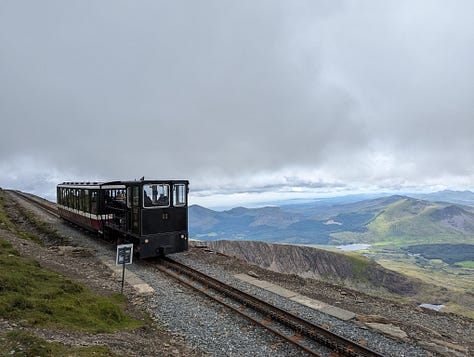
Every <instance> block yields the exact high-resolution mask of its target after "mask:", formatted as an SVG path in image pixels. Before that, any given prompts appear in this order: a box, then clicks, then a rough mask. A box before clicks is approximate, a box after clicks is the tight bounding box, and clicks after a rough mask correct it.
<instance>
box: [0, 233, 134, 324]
mask: <svg viewBox="0 0 474 357" xmlns="http://www.w3.org/2000/svg"><path fill="white" fill-rule="evenodd" d="M0 249H1V251H0V266H1V267H2V269H1V270H0V317H3V318H6V319H11V320H17V321H19V320H21V321H22V322H24V323H27V324H29V325H33V326H47V327H59V328H69V329H76V330H83V331H89V332H113V331H116V330H119V329H124V328H130V329H133V328H137V327H140V326H143V323H142V322H140V321H138V320H134V319H132V318H131V317H129V316H128V315H127V314H125V312H124V311H123V304H124V302H123V300H122V299H123V298H122V296H121V295H118V294H116V295H114V296H111V297H105V296H98V295H95V294H93V293H92V292H91V291H90V289H89V288H87V287H86V286H85V285H83V284H79V283H76V282H74V281H72V280H69V279H67V278H66V277H64V276H62V275H60V274H58V273H55V272H52V271H49V270H46V269H43V268H41V267H40V265H39V264H38V263H37V262H36V261H34V260H32V259H25V258H21V257H20V256H19V254H18V252H16V251H15V250H14V249H13V247H12V246H11V245H10V244H9V243H8V242H7V241H5V240H4V239H2V238H0Z"/></svg>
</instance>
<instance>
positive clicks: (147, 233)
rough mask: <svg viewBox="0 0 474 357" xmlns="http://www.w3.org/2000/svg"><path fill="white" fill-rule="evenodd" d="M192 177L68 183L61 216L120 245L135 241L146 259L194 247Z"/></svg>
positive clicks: (62, 189)
mask: <svg viewBox="0 0 474 357" xmlns="http://www.w3.org/2000/svg"><path fill="white" fill-rule="evenodd" d="M188 194H189V181H187V180H145V179H140V180H133V181H110V182H63V183H60V184H58V185H57V207H58V212H59V215H60V216H61V217H62V218H63V219H65V220H67V221H69V222H71V223H73V224H75V225H77V226H80V227H83V228H85V229H87V230H89V231H92V232H94V233H97V235H98V236H102V237H103V238H105V239H108V240H111V241H113V242H115V243H116V244H122V243H132V244H133V247H134V253H135V254H136V256H137V257H138V258H140V259H146V258H153V257H159V256H164V255H167V254H172V253H178V252H182V251H185V250H187V249H188Z"/></svg>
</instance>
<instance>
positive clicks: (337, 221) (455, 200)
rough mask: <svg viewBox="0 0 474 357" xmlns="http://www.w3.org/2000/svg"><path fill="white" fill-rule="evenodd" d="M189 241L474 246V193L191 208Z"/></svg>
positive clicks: (440, 193) (445, 192)
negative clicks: (225, 240)
mask: <svg viewBox="0 0 474 357" xmlns="http://www.w3.org/2000/svg"><path fill="white" fill-rule="evenodd" d="M189 224H190V235H191V237H194V238H197V239H202V240H217V239H230V240H257V241H267V242H279V243H295V244H345V243H347V244H349V243H377V242H385V243H386V244H393V245H396V246H403V245H410V244H421V243H471V244H472V243H474V193H472V192H470V191H464V192H459V191H442V192H437V193H433V194H425V195H417V197H408V196H401V195H392V196H384V197H377V198H370V199H361V200H357V199H354V196H351V197H348V198H346V199H344V198H337V199H323V200H315V201H314V202H305V203H301V204H298V203H292V204H284V203H282V204H281V205H280V206H276V207H262V208H252V209H248V208H244V207H237V208H233V209H231V210H227V211H222V212H218V211H213V210H210V209H207V208H204V207H201V206H197V205H193V206H191V207H190V212H189Z"/></svg>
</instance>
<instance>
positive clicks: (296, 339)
mask: <svg viewBox="0 0 474 357" xmlns="http://www.w3.org/2000/svg"><path fill="white" fill-rule="evenodd" d="M158 269H159V270H160V271H162V272H164V273H166V274H168V275H170V276H172V277H173V278H175V279H176V280H179V281H180V282H181V283H183V284H185V285H187V286H189V287H191V288H193V289H195V290H198V291H199V292H201V293H203V294H205V295H206V296H208V297H210V298H212V299H213V300H215V301H217V302H219V303H220V304H223V305H225V306H227V307H229V308H231V309H232V310H234V311H236V312H237V313H239V314H240V315H242V316H244V317H246V318H247V319H250V320H252V321H253V322H254V323H256V324H258V325H260V326H263V327H265V328H266V329H268V330H270V331H271V332H273V333H275V334H277V335H278V336H280V337H281V338H283V339H285V340H287V341H289V342H291V343H292V344H294V345H296V346H298V347H299V348H301V349H303V350H304V351H305V352H307V353H309V354H310V355H314V356H320V355H321V354H320V353H319V352H317V351H315V349H314V348H311V347H308V345H311V344H314V343H316V344H318V345H323V346H326V347H328V348H329V349H331V350H332V351H333V352H335V353H337V354H336V355H338V356H364V357H366V356H372V357H376V356H377V357H380V356H383V355H381V354H380V353H378V352H376V351H373V350H371V349H370V348H368V347H366V346H362V345H360V344H358V343H355V342H353V341H351V340H348V339H346V338H345V337H343V336H340V335H338V334H336V333H334V332H331V331H329V330H327V329H325V328H324V327H322V326H319V325H317V324H314V323H312V322H310V321H307V320H305V319H303V318H300V317H298V316H296V315H294V314H292V313H290V312H288V311H285V310H282V309H280V308H278V307H275V306H273V305H271V304H269V303H267V302H265V301H263V300H260V299H258V298H256V297H254V296H252V295H249V294H247V293H245V292H243V291H241V290H238V289H236V288H234V287H232V286H230V285H228V284H226V283H223V282H221V281H219V280H217V279H214V278H212V277H210V276H208V275H206V274H204V273H202V272H199V271H197V270H195V269H193V268H191V267H188V266H186V265H183V264H181V263H179V262H176V261H174V260H172V259H170V258H162V259H161V260H160V264H159V265H158ZM182 276H186V277H187V279H183V278H182ZM195 282H198V283H200V284H202V285H204V286H205V288H202V287H199V286H196V285H195ZM209 289H212V290H214V291H215V292H217V295H216V294H212V293H210V292H209ZM222 295H224V296H225V297H227V298H230V299H232V300H233V301H235V302H238V303H239V304H240V307H238V308H236V307H234V306H232V305H231V304H228V303H225V302H224V301H223V299H222ZM245 308H249V309H251V310H253V311H256V312H258V313H259V314H261V315H263V316H264V317H265V318H264V319H262V320H257V319H255V318H253V317H251V316H250V315H249V314H247V313H245V312H244V311H245V310H246V309H245ZM270 321H275V322H278V323H279V324H281V325H283V326H285V327H286V328H289V329H290V330H291V331H292V334H288V333H282V332H280V331H279V330H277V329H276V328H272V327H271V326H269V322H270ZM304 338H306V339H307V340H308V341H311V342H310V343H307V342H306V343H303V342H304V341H303V339H304Z"/></svg>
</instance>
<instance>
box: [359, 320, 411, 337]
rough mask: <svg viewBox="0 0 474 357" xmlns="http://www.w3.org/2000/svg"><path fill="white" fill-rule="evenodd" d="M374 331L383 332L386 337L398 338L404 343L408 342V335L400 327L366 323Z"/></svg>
mask: <svg viewBox="0 0 474 357" xmlns="http://www.w3.org/2000/svg"><path fill="white" fill-rule="evenodd" d="M366 325H367V326H369V327H370V328H371V329H372V330H374V331H377V332H381V333H382V334H384V335H387V336H390V337H394V338H398V339H400V340H403V341H407V340H408V335H407V334H406V332H405V331H403V330H402V329H401V328H400V327H398V326H395V325H392V324H382V323H378V322H368V323H366Z"/></svg>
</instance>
